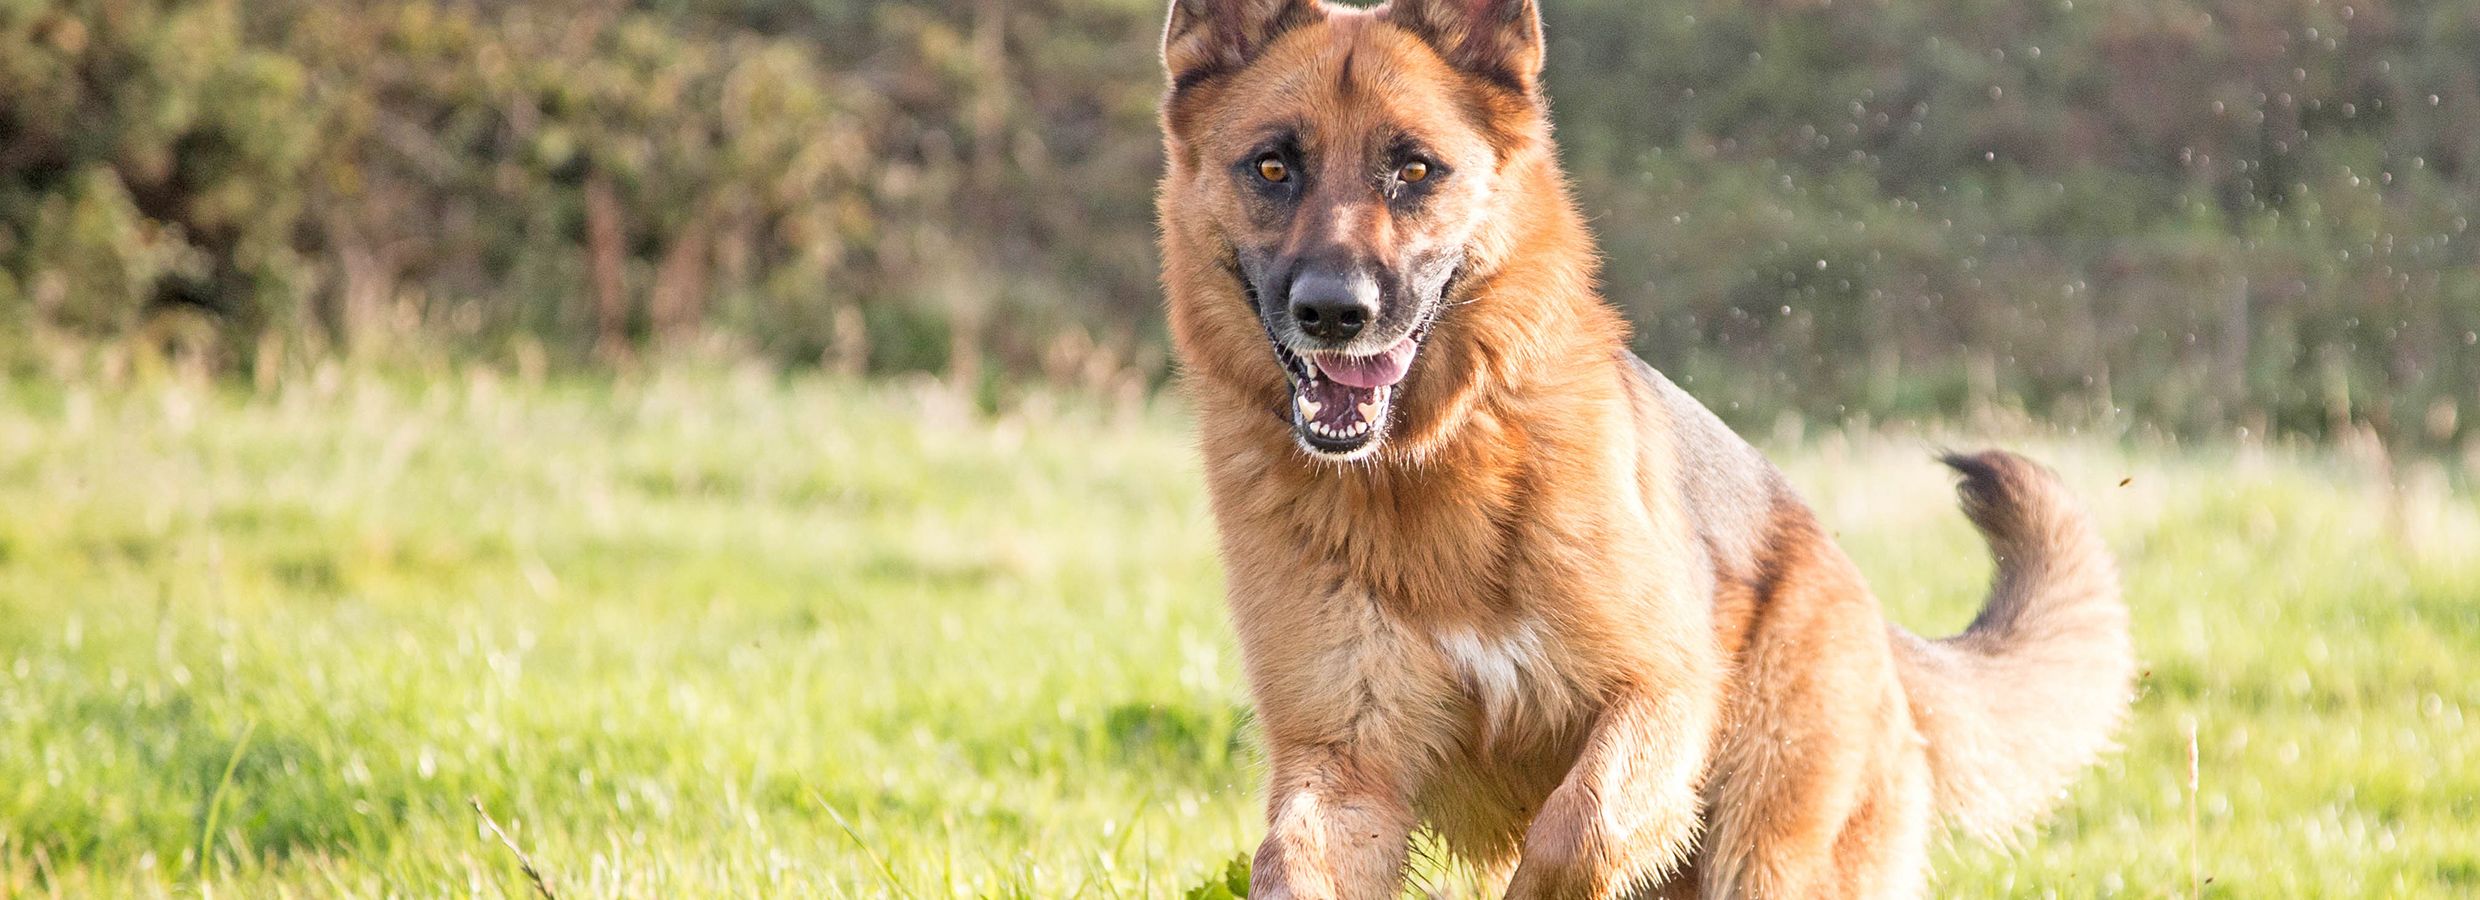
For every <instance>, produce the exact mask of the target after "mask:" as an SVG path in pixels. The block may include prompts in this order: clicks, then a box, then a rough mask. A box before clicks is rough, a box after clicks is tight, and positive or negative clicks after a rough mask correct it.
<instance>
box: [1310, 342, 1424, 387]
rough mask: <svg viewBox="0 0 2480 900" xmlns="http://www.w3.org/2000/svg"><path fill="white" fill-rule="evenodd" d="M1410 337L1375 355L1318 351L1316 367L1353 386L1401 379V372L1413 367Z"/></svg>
mask: <svg viewBox="0 0 2480 900" xmlns="http://www.w3.org/2000/svg"><path fill="white" fill-rule="evenodd" d="M1412 350H1413V346H1412V339H1411V338H1405V339H1403V342H1401V343H1398V344H1396V345H1395V346H1392V347H1388V348H1386V350H1384V351H1383V352H1380V353H1379V354H1378V355H1376V356H1343V355H1341V354H1333V353H1326V354H1319V355H1318V356H1317V357H1316V361H1317V367H1318V371H1320V372H1324V373H1326V377H1328V378H1332V379H1334V380H1336V381H1338V382H1341V383H1343V384H1348V385H1351V386H1353V387H1356V388H1375V387H1385V386H1387V385H1390V384H1394V383H1395V382H1398V381H1402V380H1404V372H1405V371H1406V370H1408V369H1411V368H1412Z"/></svg>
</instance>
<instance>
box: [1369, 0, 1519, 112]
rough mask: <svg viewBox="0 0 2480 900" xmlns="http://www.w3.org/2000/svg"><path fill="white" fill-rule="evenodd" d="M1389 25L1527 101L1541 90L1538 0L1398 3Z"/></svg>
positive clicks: (1389, 9) (1387, 14) (1390, 10)
mask: <svg viewBox="0 0 2480 900" xmlns="http://www.w3.org/2000/svg"><path fill="white" fill-rule="evenodd" d="M1380 16H1381V17H1383V18H1384V19H1385V20H1386V21H1388V22H1392V23H1394V24H1395V25H1396V26H1397V27H1399V28H1402V29H1404V30H1406V31H1410V32H1412V33H1413V34H1417V35H1420V36H1421V40H1423V41H1426V42H1428V44H1429V45H1430V48H1431V49H1434V50H1436V51H1438V55H1439V56H1442V57H1445V58H1446V60H1447V62H1448V63H1449V64H1451V65H1453V66H1455V67H1456V68H1459V69H1462V70H1464V71H1466V72H1470V73H1473V74H1475V75H1479V76H1481V77H1483V78H1488V79H1490V80H1493V81H1497V82H1499V83H1502V84H1505V85H1507V86H1508V87H1511V88H1514V89H1516V90H1517V91H1519V92H1522V93H1524V94H1526V95H1528V96H1529V95H1533V94H1536V93H1538V92H1539V90H1540V84H1541V59H1542V46H1541V9H1540V4H1538V3H1536V2H1534V0H1394V2H1391V3H1388V4H1387V5H1386V8H1385V9H1384V10H1383V11H1381V12H1380Z"/></svg>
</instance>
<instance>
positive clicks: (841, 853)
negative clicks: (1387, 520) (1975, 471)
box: [0, 370, 2480, 898]
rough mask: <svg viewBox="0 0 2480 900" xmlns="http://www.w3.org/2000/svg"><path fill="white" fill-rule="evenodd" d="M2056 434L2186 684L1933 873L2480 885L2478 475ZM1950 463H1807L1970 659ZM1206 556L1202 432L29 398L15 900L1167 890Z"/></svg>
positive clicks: (1196, 747)
mask: <svg viewBox="0 0 2480 900" xmlns="http://www.w3.org/2000/svg"><path fill="white" fill-rule="evenodd" d="M2032 444H2033V449H2034V450H2035V451H2036V452H2037V453H2038V454H2040V455H2042V456H2043V457H2045V458H2047V459H2049V460H2051V461H2053V462H2055V463H2057V464H2058V465H2059V466H2060V467H2061V469H2062V470H2063V471H2065V472H2066V473H2067V474H2068V475H2069V476H2070V477H2071V478H2072V479H2073V481H2074V483H2075V484H2076V485H2077V487H2078V489H2079V490H2080V491H2081V492H2082V493H2084V494H2085V495H2086V496H2088V497H2090V498H2091V499H2092V501H2093V503H2094V505H2095V506H2096V507H2097V509H2098V510H2099V511H2100V513H2101V516H2102V517H2103V519H2104V521H2105V522H2106V523H2107V527H2108V530H2109V534H2110V537H2111V539H2112V541H2113V543H2114V545H2115V546H2116V547H2117V548H2118V549H2119V550H2120V551H2121V553H2122V554H2123V555H2124V557H2125V562H2126V568H2127V576H2128V582H2129V588H2130V591H2129V593H2130V596H2131V598H2132V599H2133V602H2134V607H2135V620H2136V628H2137V642H2138V645H2139V647H2140V649H2141V650H2142V652H2143V654H2144V656H2145V659H2146V660H2147V663H2148V665H2149V666H2150V675H2149V676H2148V678H2147V680H2146V688H2145V691H2144V695H2143V697H2142V699H2141V700H2140V701H2139V703H2138V706H2137V712H2136V716H2135V719H2134V722H2133V724H2132V725H2131V727H2129V728H2128V729H2127V731H2126V733H2125V744H2126V747H2125V749H2124V750H2123V751H2122V752H2121V753H2119V754H2118V755H2116V756H2114V757H2113V758H2112V759H2111V760H2110V761H2109V762H2108V763H2106V764H2105V765H2103V766H2102V767H2100V768H2099V769H2098V770H2096V771H2095V772H2094V773H2093V774H2092V775H2091V776H2090V777H2087V778H2085V779H2083V780H2082V781H2081V782H2080V783H2079V784H2078V785H2077V787H2076V788H2075V789H2074V790H2073V791H2072V793H2071V795H2070V796H2069V797H2068V798H2067V799H2066V802H2065V804H2064V805H2063V807H2062V809H2061V811H2060V812H2059V813H2058V814H2057V815H2055V816H2054V817H2053V818H2052V819H2051V820H2050V821H2049V823H2048V824H2047V826H2046V827H2045V828H2044V829H2043V830H2042V831H2041V832H2039V833H2038V834H2037V835H2034V836H2031V837H2029V838H2028V839H2027V840H2025V841H2024V842H2022V844H2021V846H2019V847H2017V848H2014V849H2012V850H2002V849H1989V848H1983V847H1979V846H1976V845H1968V844H1964V845H1957V846H1956V847H1954V848H1953V849H1952V850H1950V851H1946V852H1943V853H1941V854H1940V857H1939V863H1940V873H1939V880H1938V882H1937V884H1938V889H1939V892H1940V893H1941V894H1947V895H1958V896H1982V895H1999V894H2006V895H2049V894H2056V895H2063V896H2095V895H2100V896H2144V897H2151V896H2165V895H2185V894H2186V893H2188V871H2189V866H2190V864H2191V861H2192V862H2193V864H2194V865H2196V866H2197V868H2198V869H2199V870H2200V871H2201V873H2202V875H2203V876H2204V877H2208V878H2211V879H2212V881H2211V883H2209V884H2206V885H2204V886H2203V888H2204V893H2207V894H2217V895H2231V896H2310V895H2318V896H2322V895H2344V896H2349V895H2375V896H2393V895H2437V896H2454V895H2469V894H2471V893H2473V892H2475V891H2480V735H2475V734H2474V729H2473V726H2472V723H2470V722H2469V718H2470V716H2471V714H2472V713H2473V712H2475V711H2480V509H2475V505H2474V504H2473V502H2472V500H2471V499H2470V498H2469V497H2468V496H2452V495H2448V494H2447V493H2445V491H2444V490H2443V488H2442V487H2439V486H2435V485H2441V484H2442V482H2443V479H2442V478H2438V477H2434V476H2430V475H2424V474H2423V470H2412V471H2411V472H2410V475H2409V477H2410V479H2411V482H2412V486H2413V488H2414V489H2413V490H2410V491H2407V492H2405V496H2406V497H2407V499H2406V500H2404V501H2403V502H2401V503H2399V504H2395V503H2393V502H2391V501H2390V500H2389V499H2388V498H2389V497H2390V496H2392V492H2389V491H2386V490H2383V489H2382V487H2381V486H2378V485H2375V484H2373V483H2372V480H2371V479H2370V477H2369V476H2367V475H2366V474H2364V473H2363V472H2362V471H2361V470H2360V469H2359V468H2356V467H2353V466H2350V465H2347V464H2344V463H2341V462H2337V461H2334V460H2329V459H2324V458H2319V457H2315V456H2310V455H2301V454H2293V453H2288V452H2283V451H2278V450H2265V449H2248V448H2220V449H2205V450H2186V451H2173V450H2166V449H2160V448H2153V449H2142V450H2128V449H2125V448H2123V447H2121V446H2120V445H2118V444H2116V443H2110V442H2100V441H2092V440H2077V439H2073V438H2052V439H2046V440H2040V441H2034V442H2032ZM1929 446H1930V445H1929V444H1928V443H1927V442H1926V441H1923V440H1919V439H1906V438H1885V437H1871V436H1845V435H1827V436H1825V437H1823V438H1817V439H1812V440H1809V441H1807V442H1805V443H1803V444H1802V445H1801V446H1798V447H1787V448H1777V449H1778V454H1777V455H1778V456H1780V457H1781V458H1782V459H1784V460H1785V462H1786V464H1787V468H1788V469H1790V471H1791V472H1792V475H1793V478H1794V480H1795V481H1796V482H1797V483H1799V484H1800V485H1801V486H1802V487H1803V488H1804V489H1805V490H1806V491H1807V492H1808V493H1809V495H1810V496H1811V498H1812V499H1813V500H1815V501H1816V503H1817V505H1818V507H1819V509H1820V510H1821V512H1822V513H1823V514H1824V515H1825V517H1826V518H1827V519H1828V520H1829V521H1830V522H1831V523H1832V524H1833V525H1834V526H1836V527H1837V528H1838V529H1839V530H1840V532H1841V534H1842V537H1843V539H1844V541H1845V542H1846V545H1847V546H1848V547H1849V548H1850V549H1851V551H1852V552H1853V554H1854V555H1855V556H1856V557H1857V558H1858V559H1859V560H1860V562H1861V564H1862V566H1863V567H1864V568H1865V569H1866V570H1867V571H1868V572H1869V573H1870V575H1871V577H1872V578H1873V579H1874V580H1875V583H1876V585H1877V588H1878V590H1879V592H1880V593H1881V595H1882V596H1883V597H1884V599H1885V601H1886V603H1887V605H1888V607H1889V609H1890V612H1891V613H1892V614H1893V615H1894V616H1895V617H1896V618H1897V619H1898V620H1900V621H1902V622H1904V623H1906V624H1908V625H1911V626H1913V627H1915V628H1916V629H1919V630H1924V631H1930V632H1943V631H1948V630H1952V629H1953V628H1956V627H1958V626H1960V625H1961V623H1962V622H1963V621H1964V620H1966V619H1967V618H1968V617H1969V615H1970V613H1971V610H1972V608H1973V606H1974V605H1975V604H1976V602H1977V599H1978V594H1979V587H1980V582H1981V580H1982V579H1984V578H1985V577H1986V575H1987V570H1988V567H1987V563H1986V562H1985V559H1984V557H1983V553H1982V551H1981V549H1980V548H1979V547H1978V544H1977V542H1976V540H1975V539H1974V538H1973V536H1972V535H1971V533H1970V531H1969V530H1968V529H1967V528H1966V527H1965V525H1964V524H1963V522H1962V520H1961V518H1960V516H1958V515H1957V514H1956V513H1955V512H1954V511H1953V509H1952V505H1951V502H1950V499H1949V494H1948V488H1947V485H1946V482H1945V481H1944V478H1943V476H1942V475H1941V474H1940V473H1939V472H1938V471H1937V470H1936V468H1935V467H1933V466H1932V465H1930V464H1929V463H1928V461H1927V449H1928V447H1929ZM2122 479H2131V480H2130V481H2128V482H2127V483H2126V484H2125V485H2124V486H2120V481H2121V480H2122ZM1213 546H1214V541H1213V531H1212V524H1211V522H1210V521H1209V519H1208V517H1207V514H1206V510H1205V506H1204V503H1203V500H1202V497H1201V494H1200V486H1199V483H1198V477H1197V474H1196V472H1195V462H1194V453H1193V451H1192V450H1191V448H1190V446H1189V439H1188V437H1187V435H1186V432H1185V429H1184V427H1183V425H1182V422H1181V418H1180V413H1179V411H1178V410H1177V409H1174V408H1169V407H1164V408H1147V409H1127V408H1112V407H1105V406H1101V405H1097V404H1091V403H1086V402H1082V401H1078V400H1076V399H1074V398H1055V397H1048V396H1041V395H1036V396H1031V397H1028V398H1025V399H1024V400H1022V401H1020V402H1014V403H1011V404H1010V408H1009V410H1008V411H1006V412H1004V413H1001V414H998V415H984V414H981V413H978V412H976V411H974V410H972V409H970V408H967V407H964V406H961V405H959V404H957V403H956V402H954V401H953V400H951V399H949V398H948V395H946V394H945V393H943V392H941V391H938V390H935V389H930V388H926V387H923V386H915V385H902V384H895V385H876V386H867V387H864V386H855V385H852V384H849V383H842V382H836V381H832V380H826V379H810V378H800V379H791V380H786V379H781V378H778V377H775V376H771V375H765V374H758V373H752V372H746V371H743V372H710V371H689V370H680V371H671V372H666V373H662V374H655V375H650V376H647V377H644V378H639V379H634V380H629V381H624V382H621V383H618V384H613V383H608V382H598V383H554V384H550V385H522V384H518V383H515V382H511V381H507V380H502V379H498V378H494V377H491V376H488V375H487V374H469V375H459V376H455V377H442V378H437V379H433V380H403V379H391V378H384V377H375V376H367V375H350V374H338V373H329V375H328V376H327V377H321V378H317V379H307V378H305V379H303V380H302V381H301V382H300V383H298V384H291V385H287V386H286V387H284V388H283V389H282V390H279V391H276V392H273V393H270V394H266V395H258V396H248V395H242V394H237V393H232V392H229V391H221V390H202V389H196V388H188V387H181V386H177V385H157V386H151V387H140V388H123V389H95V388H86V387H74V386H62V385H58V384H51V383H34V382H19V383H14V384H6V385H0V895H12V894H33V895H42V894H45V893H57V894H63V895H71V896H76V895H141V896H143V895H170V894H183V895H186V894H192V893H195V894H217V895H236V896H282V895H333V894H417V895H439V894H449V893H456V894H466V893H474V894H484V895H505V896H522V895H525V894H528V893H531V892H533V891H534V887H533V885H532V884H531V883H530V882H529V880H528V877H527V875H526V874H525V873H524V872H522V871H521V869H520V862H519V855H518V854H517V853H516V852H512V850H511V849H510V846H508V845H509V844H513V845H514V846H515V847H517V848H521V849H522V851H523V853H524V854H526V855H527V856H530V858H531V859H532V860H533V861H534V862H535V863H536V864H537V865H538V866H539V867H540V869H541V870H542V875H543V877H544V879H545V881H546V883H547V884H548V885H549V886H550V887H551V888H552V889H553V890H555V891H558V892H560V893H561V895H562V896H603V895H629V896H679V895H750V894H763V895H789V896H825V897H864V896H867V897H877V896H894V897H919V898H930V897H951V896H1022V897H1052V896H1092V897H1159V896H1176V895H1178V894H1179V893H1180V892H1181V891H1182V890H1183V889H1185V888H1187V887H1188V886H1189V885H1191V884H1195V883H1197V882H1199V881H1200V880H1204V879H1208V878H1210V877H1219V873H1221V872H1222V870H1223V866H1224V864H1225V863H1226V862H1228V861H1229V860H1231V859H1232V858H1233V857H1234V856H1235V855H1236V854H1239V853H1241V852H1243V851H1245V850H1246V849H1247V848H1249V847H1250V846H1251V845H1252V844H1253V841H1254V839H1255V837H1256V834H1257V832H1258V829H1259V825H1258V822H1257V812H1256V802H1257V801H1256V793H1255V792H1256V783H1255V782H1256V779H1255V762H1254V755H1253V754H1254V750H1253V749H1252V746H1251V744H1250V742H1249V738H1248V725H1247V722H1248V714H1247V711H1246V710H1247V698H1246V693H1245V689H1244V687H1243V684H1242V682H1241V680H1240V677H1239V674H1238V659H1237V656H1236V653H1235V652H1234V650H1233V647H1232V642H1231V639H1230V636H1229V632H1228V630H1227V626H1226V625H1225V623H1224V620H1223V615H1222V611H1221V605H1220V600H1219V586H1218V585H1219V580H1218V579H1219V576H1218V570H1217V568H1216V563H1215V561H1214V556H1213ZM2191 728H2192V730H2193V733H2194V734H2195V736H2196V737H2195V746H2196V750H2197V754H2198V760H2197V761H2198V768H2199V772H2200V776H2201V777H2200V782H2199V783H2200V790H2198V791H2197V792H2196V793H2195V795H2194V796H2193V799H2192V803H2191V797H2190V793H2189V791H2188V788H2187V784H2188V781H2187V773H2188V756H2187V754H2188V746H2189V745H2188V734H2189V730H2190V729H2191ZM484 810H487V811H488V814H489V816H490V819H491V820H492V821H493V822H494V823H495V824H494V825H492V826H490V827H485V825H484V821H485V820H484V818H483V817H482V816H481V815H479V814H478V813H479V812H481V811H484ZM2191 812H2192V813H2193V814H2194V815H2195V816H2196V820H2197V830H2196V833H2195V838H2194V840H2193V841H2192V842H2191V840H2190V838H2189V831H2188V827H2187V822H2188V820H2189V819H2188V817H2189V815H2190V814H2191ZM493 828H496V829H501V830H502V831H503V832H504V836H505V838H506V840H507V843H505V844H504V843H503V842H502V840H501V835H500V834H494V833H493V831H492V829H493ZM202 853H203V855H202Z"/></svg>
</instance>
